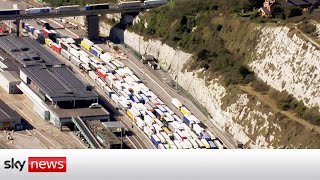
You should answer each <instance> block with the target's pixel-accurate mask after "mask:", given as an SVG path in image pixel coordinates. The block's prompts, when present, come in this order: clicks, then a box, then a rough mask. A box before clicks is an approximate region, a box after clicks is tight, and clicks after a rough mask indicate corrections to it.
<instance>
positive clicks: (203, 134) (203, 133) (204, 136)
mask: <svg viewBox="0 0 320 180" xmlns="http://www.w3.org/2000/svg"><path fill="white" fill-rule="evenodd" d="M200 136H201V138H202V139H205V140H207V141H210V140H211V138H210V136H209V135H208V134H207V133H206V132H202V133H200Z"/></svg>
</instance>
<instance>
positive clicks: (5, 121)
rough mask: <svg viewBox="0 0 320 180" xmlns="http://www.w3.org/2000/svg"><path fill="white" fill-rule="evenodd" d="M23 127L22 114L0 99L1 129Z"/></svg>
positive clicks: (19, 128) (18, 128)
mask: <svg viewBox="0 0 320 180" xmlns="http://www.w3.org/2000/svg"><path fill="white" fill-rule="evenodd" d="M21 129H22V126H21V116H20V115H19V114H18V113H17V112H16V111H14V110H13V109H11V108H10V107H9V106H8V105H7V104H6V103H4V102H3V101H2V100H0V130H21Z"/></svg>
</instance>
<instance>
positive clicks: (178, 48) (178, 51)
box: [176, 46, 180, 94]
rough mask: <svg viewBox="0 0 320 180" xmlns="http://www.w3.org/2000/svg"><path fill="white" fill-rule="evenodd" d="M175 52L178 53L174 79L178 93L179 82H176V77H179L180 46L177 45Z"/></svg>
mask: <svg viewBox="0 0 320 180" xmlns="http://www.w3.org/2000/svg"><path fill="white" fill-rule="evenodd" d="M177 53H178V61H177V81H176V91H177V93H178V94H179V91H178V86H179V83H178V79H179V60H180V59H179V54H180V47H179V46H178V47H177Z"/></svg>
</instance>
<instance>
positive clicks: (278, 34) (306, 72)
mask: <svg viewBox="0 0 320 180" xmlns="http://www.w3.org/2000/svg"><path fill="white" fill-rule="evenodd" d="M261 31H262V33H261V36H260V39H261V41H259V43H258V45H257V51H256V58H255V59H254V60H253V61H252V62H251V63H250V66H251V68H252V69H253V71H254V72H255V73H256V74H257V76H258V77H260V78H261V79H262V80H264V81H265V82H266V83H267V84H268V85H270V86H272V87H273V88H275V89H277V90H279V91H282V90H285V91H287V92H288V93H290V94H292V95H293V96H294V97H296V98H297V99H298V100H302V101H303V102H304V103H305V104H306V105H307V106H308V107H320V50H318V49H316V47H315V46H313V45H312V44H311V43H310V42H305V41H304V40H302V39H301V38H299V37H298V36H297V35H295V34H290V32H289V31H290V29H289V28H288V27H275V28H270V27H266V28H263V29H262V30H261Z"/></svg>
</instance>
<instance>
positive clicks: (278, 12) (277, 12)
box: [271, 7, 286, 19]
mask: <svg viewBox="0 0 320 180" xmlns="http://www.w3.org/2000/svg"><path fill="white" fill-rule="evenodd" d="M271 15H272V17H273V18H278V19H286V15H285V13H284V9H283V8H281V7H275V8H273V9H272V11H271Z"/></svg>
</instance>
